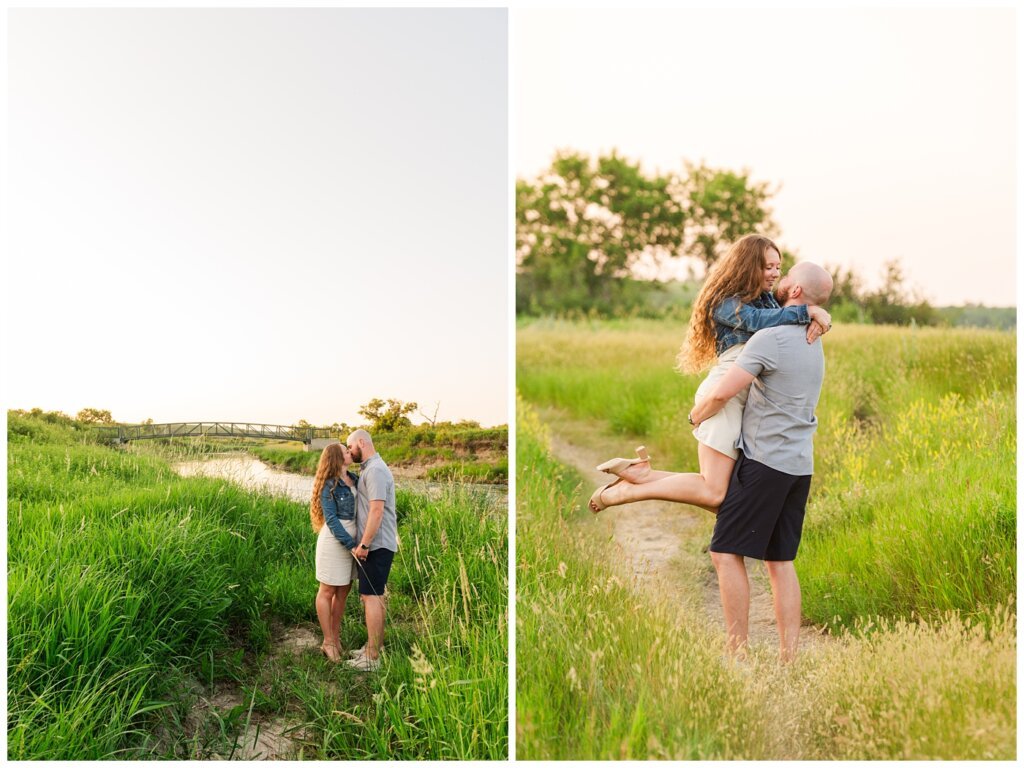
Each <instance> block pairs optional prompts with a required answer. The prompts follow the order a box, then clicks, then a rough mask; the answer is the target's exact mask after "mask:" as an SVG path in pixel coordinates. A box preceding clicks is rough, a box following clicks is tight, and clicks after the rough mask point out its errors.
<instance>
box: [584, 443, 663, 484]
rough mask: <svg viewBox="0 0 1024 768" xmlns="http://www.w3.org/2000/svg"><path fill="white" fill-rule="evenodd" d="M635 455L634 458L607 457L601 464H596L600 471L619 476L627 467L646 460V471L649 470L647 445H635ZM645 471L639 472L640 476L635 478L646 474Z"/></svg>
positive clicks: (649, 459) (649, 458)
mask: <svg viewBox="0 0 1024 768" xmlns="http://www.w3.org/2000/svg"><path fill="white" fill-rule="evenodd" d="M636 455H637V458H635V459H608V461H606V462H604V463H603V464H598V465H597V469H598V470H599V471H601V472H607V473H608V474H610V475H617V476H619V477H621V476H622V473H623V472H624V471H626V470H627V469H629V468H630V467H632V466H633V465H634V464H642V463H643V462H645V461H646V462H648V467H647V472H650V471H651V468H650V466H649V463H650V461H651V457H650V455H649V454H648V453H647V446H644V445H640V446H637V449H636ZM647 472H644V473H643V474H641V475H640V477H639V478H637V479H638V480H642V479H643V478H644V477H645V476H646V475H647Z"/></svg>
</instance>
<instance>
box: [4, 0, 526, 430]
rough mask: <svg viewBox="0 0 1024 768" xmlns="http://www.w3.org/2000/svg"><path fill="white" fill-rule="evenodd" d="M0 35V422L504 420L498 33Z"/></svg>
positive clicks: (65, 24) (210, 25)
mask: <svg viewBox="0 0 1024 768" xmlns="http://www.w3.org/2000/svg"><path fill="white" fill-rule="evenodd" d="M8 35H9V40H8V43H9V59H8V77H9V91H8V96H9V98H8V139H9V144H8V158H9V171H10V172H9V178H8V184H7V206H6V213H7V222H8V224H7V226H8V232H7V238H8V239H7V246H8V247H7V253H6V254H5V256H4V262H5V263H4V279H3V282H4V287H5V289H6V290H5V292H4V293H5V297H4V305H5V306H4V314H5V322H4V336H5V339H4V341H5V343H4V364H3V368H4V371H5V372H4V399H5V406H6V407H8V408H31V407H34V406H38V407H41V408H43V409H46V410H53V409H58V410H63V411H65V412H67V413H70V414H72V415H73V414H75V413H76V412H77V411H78V410H80V409H81V408H83V407H96V408H104V409H109V410H111V411H112V413H113V415H114V417H115V418H116V419H118V420H121V421H129V422H130V421H140V420H143V419H146V418H153V419H154V420H155V421H157V422H164V421H178V420H234V421H254V422H265V423H281V424H289V423H293V422H294V421H296V420H298V419H306V420H308V421H310V422H313V423H316V424H323V423H331V422H334V421H342V420H344V421H348V422H349V423H353V422H360V421H361V418H360V417H359V416H358V415H357V409H358V407H359V406H360V405H362V404H364V403H366V402H368V401H369V400H370V399H371V398H373V397H382V398H387V397H395V398H399V399H401V400H404V401H410V400H414V401H418V402H419V403H420V405H421V409H422V410H423V411H425V412H426V413H428V414H431V415H432V414H433V412H434V408H435V404H436V403H438V402H439V403H440V408H439V411H438V418H440V419H442V420H453V421H454V420H459V419H474V420H477V421H480V422H482V423H483V424H485V425H494V424H504V423H507V421H508V417H507V409H508V406H507V403H508V397H509V393H508V385H507V382H508V367H507V360H508V280H509V270H508V253H509V248H508V241H509V236H510V235H509V231H508V210H509V184H510V182H509V179H508V159H507V158H508V114H507V103H508V91H507V88H508V86H507V82H508V71H507V69H508V64H507V61H508V49H507V12H506V11H505V10H503V9H460V10H450V9H449V10H439V9H393V10H365V9H292V10H283V9H229V10H216V9H213V10H210V9H203V10H188V9H146V10H130V9H117V10H12V11H10V12H9V16H8ZM415 420H417V421H419V420H420V419H419V417H415Z"/></svg>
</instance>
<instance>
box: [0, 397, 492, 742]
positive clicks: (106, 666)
mask: <svg viewBox="0 0 1024 768" xmlns="http://www.w3.org/2000/svg"><path fill="white" fill-rule="evenodd" d="M8 440H9V444H8V515H7V519H8V638H9V639H8V649H7V665H8V680H7V683H8V758H9V759H51V760H57V759H104V758H105V759H111V758H140V757H142V758H145V757H153V758H168V757H177V758H193V759H200V758H209V757H214V756H220V757H228V756H230V755H231V754H232V752H233V751H234V749H235V740H236V738H237V737H238V736H239V735H240V734H241V733H242V731H243V730H245V729H246V728H247V727H248V726H251V725H252V723H253V722H258V721H261V720H266V721H269V720H271V719H273V718H284V719H285V720H287V721H288V722H289V724H290V725H291V726H292V727H293V734H294V736H295V741H296V743H297V745H298V747H299V749H301V753H302V756H303V757H305V758H314V759H356V758H381V759H383V758H395V759H452V758H459V759H500V758H503V757H505V756H506V755H507V702H508V691H507V688H508V686H507V626H506V620H507V600H508V598H507V591H508V588H507V516H506V514H505V511H504V510H503V509H500V508H496V507H493V506H490V505H487V504H486V503H485V502H484V501H482V499H481V497H480V496H479V495H478V494H470V493H467V492H465V491H463V490H461V489H460V487H459V486H457V485H452V486H451V487H450V488H449V490H448V491H446V492H445V493H444V494H442V497H441V498H440V499H436V500H427V499H425V498H423V497H420V496H415V495H411V494H407V493H402V492H401V491H400V492H399V498H398V510H399V535H400V537H401V540H402V546H401V549H400V551H399V554H398V556H397V557H396V560H395V567H394V570H393V572H392V578H391V581H390V583H389V589H390V590H391V592H390V598H389V606H388V609H389V624H388V635H387V648H388V651H389V652H388V653H387V655H386V661H385V664H384V665H383V667H382V670H381V672H380V673H378V674H377V675H375V676H369V677H368V676H364V675H360V674H359V673H355V672H353V671H352V670H349V669H348V668H341V667H336V666H333V665H330V664H328V662H327V661H326V660H324V659H323V658H322V657H319V656H318V655H317V654H315V653H313V652H309V651H305V652H301V653H296V654H282V653H280V649H279V648H276V645H277V643H278V641H279V639H280V637H281V635H282V632H283V631H285V630H287V629H289V628H305V629H306V630H312V629H313V628H314V626H315V621H316V618H315V613H314V610H313V596H314V594H315V591H316V580H315V576H314V575H313V555H314V547H315V535H314V534H313V532H312V531H311V530H310V527H309V515H308V508H307V505H305V504H302V503H296V502H292V501H288V500H285V499H281V498H275V497H270V496H266V495H261V494H259V493H252V492H247V491H243V490H241V489H239V488H237V487H236V486H234V485H231V484H229V483H227V482H224V481H219V480H212V479H203V478H189V479H183V478H180V477H178V476H177V475H176V474H175V473H174V472H173V471H172V470H171V468H170V466H169V465H168V464H167V462H166V461H165V460H163V459H161V458H160V457H156V456H151V455H142V454H140V453H137V452H125V451H117V450H114V449H110V448H107V447H103V446H98V445H90V444H88V443H86V442H84V439H83V436H82V435H81V434H79V433H75V432H72V431H70V430H68V429H66V428H62V427H60V426H57V425H52V424H45V423H42V422H39V421H38V420H35V419H31V418H25V417H21V416H17V415H13V414H9V429H8ZM364 639H365V630H364V629H363V628H362V622H361V611H360V608H359V605H358V603H357V600H356V599H355V598H351V600H350V604H349V612H348V613H347V615H346V619H345V622H344V627H343V630H342V643H343V645H344V646H345V647H347V648H355V647H358V646H359V645H361V644H362V642H363V640H364ZM214 688H220V689H224V688H232V689H234V690H235V691H236V692H237V694H238V696H237V698H238V702H236V703H233V704H231V705H230V706H225V707H217V706H216V705H210V706H204V707H200V706H199V705H200V703H203V702H205V703H206V704H209V701H210V700H211V692H212V691H213V689H214ZM199 709H201V711H202V713H203V716H202V718H201V719H200V721H199V722H196V716H195V713H196V711H197V710H199Z"/></svg>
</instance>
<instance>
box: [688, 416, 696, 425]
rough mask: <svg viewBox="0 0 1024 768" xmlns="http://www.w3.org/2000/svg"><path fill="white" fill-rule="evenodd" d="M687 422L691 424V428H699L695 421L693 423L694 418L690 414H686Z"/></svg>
mask: <svg viewBox="0 0 1024 768" xmlns="http://www.w3.org/2000/svg"><path fill="white" fill-rule="evenodd" d="M686 420H687V421H688V422H690V426H691V427H696V426H697V425H696V424H695V423H694V421H693V416H691V415H690V414H686Z"/></svg>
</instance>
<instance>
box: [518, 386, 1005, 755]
mask: <svg viewBox="0 0 1024 768" xmlns="http://www.w3.org/2000/svg"><path fill="white" fill-rule="evenodd" d="M546 443H547V435H546V429H545V427H544V426H543V425H542V424H541V423H540V421H539V419H538V417H537V415H536V412H535V411H534V410H533V408H532V407H531V406H530V405H529V404H526V403H525V402H522V401H520V403H519V405H518V408H517V432H516V452H517V478H516V483H517V499H516V505H517V542H516V552H517V563H516V571H517V577H516V578H517V596H516V601H517V602H516V605H517V609H516V648H517V664H516V674H517V683H516V734H517V737H516V738H517V742H516V743H517V757H518V758H519V759H526V760H537V759H581V760H585V759H620V758H621V759H649V758H656V759H751V760H755V759H756V760H783V759H786V760H788V759H803V760H827V759H858V760H878V759H1012V758H1013V757H1015V755H1016V741H1015V739H1016V710H1015V702H1016V684H1015V665H1016V632H1015V623H1016V621H1015V620H1016V617H1015V614H1014V612H1013V611H1012V609H1011V608H1010V607H1008V606H990V608H989V611H988V613H987V615H986V619H987V620H986V621H985V622H978V621H972V620H965V618H964V617H962V616H960V615H958V614H956V613H949V612H947V613H945V614H941V615H938V614H936V615H934V616H933V617H931V618H929V619H927V620H918V621H907V620H902V619H897V620H885V619H882V620H876V621H870V620H864V619H860V620H857V621H855V622H854V627H853V630H852V631H848V630H846V629H845V628H844V629H840V630H839V631H838V632H837V634H836V635H835V637H834V639H833V640H832V641H831V642H828V643H823V644H819V645H818V646H817V647H815V648H813V649H811V650H805V651H804V653H803V654H802V656H801V657H800V659H799V661H798V663H797V664H795V665H792V666H788V667H780V666H779V665H778V664H777V662H776V660H775V658H774V654H773V653H769V652H764V651H755V652H754V653H753V654H752V656H751V661H750V664H749V666H748V667H746V668H739V669H737V668H735V667H732V666H727V665H724V664H723V663H721V661H720V659H719V653H720V649H721V645H722V632H721V629H720V628H719V627H709V626H707V624H706V623H705V622H703V621H702V620H701V616H702V612H703V609H702V607H701V606H699V605H697V604H695V603H694V602H693V601H690V600H688V599H686V598H684V599H683V603H682V604H678V603H672V604H669V603H666V602H664V601H658V600H654V601H653V602H652V601H651V600H650V599H649V598H641V597H639V596H638V595H637V594H636V593H635V592H634V591H632V590H631V589H629V588H628V586H627V585H626V584H624V583H623V582H622V579H621V578H620V576H619V575H618V574H619V573H621V568H619V567H617V565H616V563H615V562H613V558H614V551H615V550H614V545H611V544H610V543H609V542H607V541H604V540H603V539H601V538H599V537H597V536H595V533H594V528H592V527H590V526H588V525H587V518H588V517H589V513H588V512H586V511H584V510H581V506H582V504H583V502H584V500H585V492H584V491H583V490H582V488H581V484H580V479H579V478H578V477H577V476H576V475H575V473H574V472H573V471H572V470H569V469H567V468H565V467H563V466H561V465H560V464H558V463H557V462H556V461H555V460H554V459H553V458H552V456H551V454H550V451H549V449H548V447H547V444H546ZM805 593H806V590H805Z"/></svg>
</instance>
